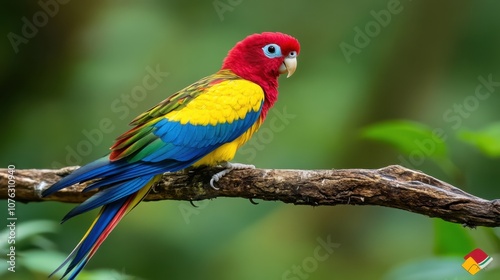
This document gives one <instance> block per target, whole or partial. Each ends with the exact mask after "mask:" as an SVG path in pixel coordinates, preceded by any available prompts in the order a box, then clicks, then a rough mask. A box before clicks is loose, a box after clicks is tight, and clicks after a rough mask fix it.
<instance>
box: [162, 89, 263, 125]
mask: <svg viewBox="0 0 500 280" xmlns="http://www.w3.org/2000/svg"><path fill="white" fill-rule="evenodd" d="M263 100H264V91H263V90H262V88H261V87H260V86H259V85H257V84H255V83H252V82H250V81H247V80H228V81H223V82H221V83H218V84H215V85H213V86H210V87H208V88H207V89H206V90H205V91H204V92H203V93H202V94H200V95H199V96H197V97H196V98H195V99H193V100H192V101H190V102H189V103H188V104H187V105H186V106H185V107H184V108H182V109H181V110H178V111H172V112H170V113H168V114H166V115H165V118H167V119H169V120H171V121H178V122H180V123H181V124H186V123H190V124H194V125H209V124H210V125H217V124H220V123H232V122H233V121H234V120H237V119H243V118H244V117H245V116H246V114H247V113H248V112H250V111H251V110H252V111H254V112H257V111H258V110H259V109H260V107H261V105H262V101H263Z"/></svg>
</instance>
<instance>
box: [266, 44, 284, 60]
mask: <svg viewBox="0 0 500 280" xmlns="http://www.w3.org/2000/svg"><path fill="white" fill-rule="evenodd" d="M262 50H263V51H264V54H265V55H266V56H267V57H269V58H275V57H280V56H281V48H280V46H278V45H276V44H269V45H265V46H264V47H263V48H262Z"/></svg>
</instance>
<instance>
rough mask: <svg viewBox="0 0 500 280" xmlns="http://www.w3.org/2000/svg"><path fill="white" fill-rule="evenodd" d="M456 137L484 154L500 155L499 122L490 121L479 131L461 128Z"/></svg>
mask: <svg viewBox="0 0 500 280" xmlns="http://www.w3.org/2000/svg"><path fill="white" fill-rule="evenodd" d="M458 137H459V139H461V140H462V141H464V142H465V143H468V144H470V145H473V146H474V147H476V148H477V149H479V150H480V151H481V152H482V153H484V154H485V155H486V156H490V157H500V122H496V123H492V124H490V125H488V126H487V127H485V128H483V129H481V130H479V131H470V130H462V131H460V132H459V133H458Z"/></svg>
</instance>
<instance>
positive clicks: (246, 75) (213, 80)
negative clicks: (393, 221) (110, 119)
mask: <svg viewBox="0 0 500 280" xmlns="http://www.w3.org/2000/svg"><path fill="white" fill-rule="evenodd" d="M299 52H300V44H299V41H298V40H297V39H296V38H294V37H292V36H290V35H288V34H284V33H280V32H263V33H255V34H251V35H249V36H247V37H246V38H244V39H243V40H241V41H239V42H237V43H236V44H235V45H234V47H233V48H232V49H231V50H230V51H229V52H228V54H227V56H226V57H225V58H224V60H223V62H222V67H221V68H220V70H219V71H218V72H216V73H215V74H212V75H209V76H207V77H205V78H202V79H200V80H198V81H197V82H195V83H193V84H191V85H189V86H187V87H186V88H184V89H182V90H179V91H178V92H176V93H174V94H172V95H171V96H169V97H168V98H166V99H165V100H163V101H161V102H160V103H158V104H157V105H156V106H154V107H152V108H151V109H149V110H147V111H146V112H144V113H142V114H140V115H139V116H137V117H136V118H135V119H133V120H132V122H131V123H130V125H131V126H132V128H131V129H130V130H128V131H126V132H125V133H123V134H122V135H121V136H119V137H118V138H117V139H116V140H115V142H114V144H113V145H112V146H111V148H110V153H109V154H108V155H106V156H104V157H102V158H99V159H97V160H95V161H93V162H91V163H88V164H86V165H84V166H82V167H80V168H78V169H76V170H75V171H73V172H72V173H71V174H69V175H68V176H66V177H63V178H62V179H61V180H59V181H58V182H56V183H54V184H53V185H52V186H50V187H49V188H47V189H45V190H44V191H43V192H42V196H43V197H46V196H49V195H51V194H53V193H55V192H57V191H59V190H61V189H64V188H66V187H69V186H72V185H74V184H77V183H83V182H88V181H91V182H90V184H89V185H88V186H86V187H85V189H84V190H83V192H86V191H90V190H95V189H97V192H96V193H95V194H93V195H92V196H91V197H89V198H88V199H87V200H85V201H84V202H83V203H81V204H79V205H78V206H76V207H74V208H73V209H72V210H71V211H69V212H68V213H67V214H66V216H64V217H63V219H62V222H61V223H63V222H65V221H67V220H68V219H70V218H73V217H75V216H77V215H80V214H82V213H84V212H87V211H90V210H92V209H95V208H99V207H100V211H99V214H98V216H97V217H96V219H95V220H94V222H93V223H92V225H91V226H90V228H89V229H88V230H87V232H86V233H85V234H84V236H83V238H82V239H81V240H80V242H79V243H78V244H77V245H76V247H75V248H74V249H73V251H72V252H71V253H70V254H69V256H68V257H67V258H66V259H65V260H64V262H63V263H62V264H61V265H60V266H59V267H58V268H56V269H55V271H54V272H53V273H52V274H51V275H50V276H52V275H54V274H55V273H57V272H58V271H60V270H61V269H62V268H63V267H64V266H66V265H67V267H66V270H65V272H64V274H63V276H62V278H61V279H64V278H65V277H67V276H68V279H75V278H76V277H77V276H78V274H79V273H80V272H81V271H82V269H83V268H84V267H85V266H86V265H87V263H88V262H89V260H90V259H91V258H92V256H93V255H94V254H95V253H96V251H97V250H98V248H99V247H100V246H101V244H102V243H103V242H104V240H105V239H106V238H107V237H108V235H109V234H110V233H111V231H112V230H113V229H114V228H115V227H116V225H117V224H118V223H119V222H120V221H121V219H122V218H123V217H124V216H125V215H126V214H127V213H129V212H130V211H131V210H132V209H133V208H134V207H135V206H137V205H138V204H139V203H140V202H141V201H142V200H143V199H144V197H145V196H146V195H147V194H148V192H149V191H150V190H151V189H152V188H153V187H154V186H155V184H156V183H158V182H159V181H160V180H161V178H162V176H163V174H164V173H169V172H176V171H181V170H187V169H189V168H199V167H205V166H208V167H213V166H220V167H222V168H223V170H222V171H219V172H217V173H216V174H214V175H213V176H212V177H211V180H210V186H211V187H213V188H215V189H217V187H215V185H214V184H215V183H216V182H218V181H219V180H220V179H221V178H222V177H223V176H224V175H226V174H227V173H229V172H230V171H231V170H234V169H244V168H255V167H254V166H253V165H249V164H248V165H247V164H241V163H231V162H230V161H231V160H232V159H233V158H234V156H235V154H236V151H237V150H238V149H239V148H240V147H241V146H242V145H243V144H245V142H247V141H248V140H249V139H250V137H251V136H252V135H253V134H254V133H255V132H256V131H257V130H258V129H259V127H260V126H261V125H262V123H263V122H264V120H265V119H266V116H267V113H268V112H269V109H271V108H272V107H273V105H274V104H275V102H276V101H277V98H278V77H279V76H280V75H281V74H286V76H287V77H290V76H292V75H293V73H294V72H295V70H296V68H297V56H298V55H299ZM50 276H49V277H50Z"/></svg>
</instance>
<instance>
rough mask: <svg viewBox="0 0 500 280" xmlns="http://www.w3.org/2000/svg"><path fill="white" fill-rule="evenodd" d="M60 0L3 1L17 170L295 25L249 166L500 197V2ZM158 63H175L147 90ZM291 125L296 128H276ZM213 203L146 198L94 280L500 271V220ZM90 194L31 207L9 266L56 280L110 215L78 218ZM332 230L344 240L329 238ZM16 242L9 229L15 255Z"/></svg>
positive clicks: (498, 274) (103, 254) (78, 147)
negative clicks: (409, 180) (250, 40)
mask: <svg viewBox="0 0 500 280" xmlns="http://www.w3.org/2000/svg"><path fill="white" fill-rule="evenodd" d="M40 3H42V4H39V3H37V2H36V1H14V2H9V3H5V4H4V5H3V8H2V9H1V10H0V14H1V20H2V24H1V26H0V31H1V32H0V34H3V39H2V43H1V44H0V61H1V62H2V63H1V64H0V87H1V97H2V101H1V102H0V112H1V114H2V133H1V135H2V137H1V138H0V166H1V167H7V165H9V164H15V166H16V168H17V169H24V168H56V167H60V166H65V165H76V164H78V165H82V164H85V163H87V162H90V161H92V160H93V159H95V158H97V157H100V156H102V155H104V154H106V153H107V151H108V147H109V146H110V145H111V144H112V143H113V140H114V139H115V137H117V136H118V135H119V134H121V133H122V132H123V131H125V130H126V129H128V122H129V121H130V120H132V119H133V118H134V117H135V116H136V115H138V114H140V113H141V112H143V111H144V110H146V109H148V108H150V107H151V106H153V105H155V104H156V103H157V102H159V101H161V100H163V99H164V98H166V97H167V96H168V95H170V94H172V93H174V92H175V91H177V90H179V89H181V88H183V87H185V86H187V85H189V84H190V83H192V82H194V81H196V80H197V79H199V78H201V77H204V76H206V75H209V74H211V73H213V72H215V71H217V70H218V69H219V67H220V65H221V62H222V59H223V58H224V57H225V55H226V53H227V51H228V50H229V49H230V48H231V47H232V46H233V45H234V44H235V43H236V42H237V41H239V40H241V39H243V38H244V37H245V36H247V35H249V34H252V33H256V32H263V31H281V32H284V33H288V34H291V35H293V36H295V37H296V38H297V39H299V40H300V42H301V48H302V50H301V54H300V56H299V58H298V61H299V64H298V69H297V72H296V73H295V75H294V76H293V77H291V78H290V79H285V78H280V97H279V101H278V103H277V104H276V106H275V109H273V111H272V112H271V113H270V115H269V117H268V122H267V124H265V125H264V127H263V128H262V129H261V131H260V132H261V133H260V134H258V135H256V136H255V137H254V139H253V140H252V142H250V143H248V144H247V145H246V146H245V147H244V148H242V149H241V151H240V153H239V155H238V156H237V158H236V159H235V161H236V162H243V163H251V164H255V165H256V166H258V167H262V168H296V169H330V168H380V167H383V166H386V165H390V164H402V165H405V166H407V167H409V168H413V169H418V170H422V171H424V172H426V173H428V174H431V175H433V176H435V177H437V178H439V179H442V180H445V181H447V182H449V183H452V184H454V185H456V186H458V187H460V188H462V189H464V190H466V191H468V192H470V193H472V194H475V195H477V196H480V197H483V198H486V199H495V198H498V197H500V188H498V183H497V182H498V178H499V177H498V176H499V172H498V170H499V168H500V159H499V156H500V147H499V145H500V125H499V124H498V122H499V121H500V119H499V115H498V110H499V106H500V97H499V96H498V95H499V94H498V92H499V91H500V84H498V83H497V81H500V70H499V69H500V68H499V65H500V51H499V50H500V37H499V36H498V34H500V21H499V19H498V10H499V9H500V2H495V1H474V2H473V1H410V0H407V1H401V2H398V1H393V0H383V1H368V0H363V1H347V0H344V1H318V2H311V1H309V2H306V1H244V0H220V1H193V2H191V1H69V2H68V3H66V4H62V3H58V2H55V1H43V0H42V1H41V2H40ZM44 3H49V4H44ZM151 69H153V70H155V69H159V71H161V72H165V73H168V74H162V75H161V76H158V77H157V80H156V81H157V82H158V83H157V85H156V86H155V87H154V88H153V89H150V90H146V91H144V92H142V93H141V94H139V91H137V90H138V89H137V88H136V87H138V86H139V87H140V86H141V85H142V80H143V78H144V77H145V76H146V75H148V74H149V73H150V71H152V70H151ZM485 80H486V81H488V80H490V82H489V83H484V81H485ZM485 84H487V85H486V86H484V85H485ZM480 85H483V86H482V87H480ZM478 87H480V91H477V88H478ZM272 118H274V119H275V122H276V123H277V124H279V128H278V129H277V128H276V127H274V128H272V127H270V126H269V120H270V119H272ZM432 131H434V132H439V134H441V136H442V137H441V138H442V141H441V140H439V139H437V140H436V138H435V137H433V136H432ZM263 132H264V133H263ZM89 135H90V136H89ZM431 140H432V141H431ZM197 204H198V205H199V207H198V208H192V207H191V206H190V205H189V202H185V201H162V202H149V203H142V204H141V205H140V207H137V208H136V210H135V211H133V212H132V213H131V214H130V215H129V216H128V217H127V218H125V219H124V220H123V222H122V223H121V224H120V225H119V226H118V227H117V228H116V229H115V230H114V232H113V233H112V234H111V235H110V236H109V238H108V239H107V240H106V242H105V243H104V244H103V246H102V247H101V249H100V250H99V252H98V253H97V254H96V255H95V257H94V258H93V259H92V260H91V261H90V263H89V265H88V266H87V267H86V269H85V271H84V273H82V274H81V276H82V277H81V279H290V280H297V279H499V278H500V269H498V267H499V263H500V255H499V252H500V240H499V236H500V231H498V230H497V229H487V228H478V229H475V230H472V229H466V228H462V227H461V226H460V225H455V224H450V223H446V222H442V221H440V220H437V219H431V218H428V217H425V216H420V215H417V214H413V213H409V212H404V211H400V210H396V209H388V208H382V207H354V206H336V207H308V206H293V205H285V204H283V203H279V202H265V201H262V202H260V203H259V205H252V204H251V203H249V202H248V201H247V200H243V199H215V200H210V201H201V202H198V203H197ZM0 206H1V207H2V209H6V208H7V206H6V203H5V201H1V202H0ZM73 206H74V205H69V204H61V203H53V202H46V203H30V204H21V203H17V209H16V210H17V217H18V229H17V234H18V240H17V241H18V242H17V243H16V244H17V247H16V248H17V251H16V253H17V256H18V258H17V266H16V273H11V272H7V271H6V269H7V266H6V262H5V261H4V260H2V262H1V264H0V268H1V271H0V277H2V279H46V276H47V274H49V273H50V272H51V271H52V270H53V269H54V268H55V267H56V266H58V265H59V263H60V262H61V261H62V260H63V259H64V257H65V256H66V255H67V254H68V253H69V252H70V251H71V250H72V248H73V246H74V245H75V244H76V243H77V242H78V240H79V239H80V238H81V236H82V235H83V234H84V232H85V231H86V229H87V227H88V226H89V224H90V223H91V221H92V220H93V218H94V215H95V213H92V214H87V215H83V216H81V217H77V218H75V219H72V220H70V221H68V222H67V223H65V224H64V225H62V226H61V225H58V224H57V222H58V221H59V219H60V218H61V217H62V216H63V215H64V214H65V213H66V212H67V211H69V210H70V209H71V208H72V207H73ZM4 212H6V211H4ZM1 234H2V235H1V236H2V238H4V237H6V235H5V234H6V233H5V232H3V233H1ZM319 240H322V241H319ZM327 241H328V242H331V243H335V248H334V249H331V248H330V249H329V250H327V249H325V248H323V247H318V246H321V244H322V242H327ZM6 246H7V244H6V242H5V241H4V239H2V244H1V248H2V254H1V256H0V257H5V252H4V251H5V250H6ZM476 247H479V248H481V249H483V250H484V251H485V252H487V253H489V254H490V255H491V256H493V258H494V260H493V263H492V264H491V265H490V266H488V268H486V270H483V271H480V272H479V273H478V274H477V275H475V276H471V275H469V274H468V273H467V272H466V271H464V270H463V269H462V268H461V263H462V262H463V258H462V257H463V256H464V255H465V254H467V253H469V252H470V251H471V250H472V249H474V248H476ZM317 248H319V249H317ZM318 250H319V251H318ZM315 252H319V254H320V255H321V258H318V256H319V255H317V254H315Z"/></svg>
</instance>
